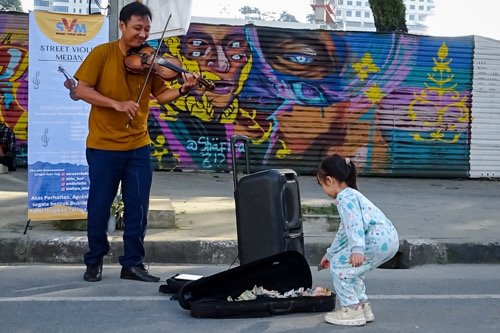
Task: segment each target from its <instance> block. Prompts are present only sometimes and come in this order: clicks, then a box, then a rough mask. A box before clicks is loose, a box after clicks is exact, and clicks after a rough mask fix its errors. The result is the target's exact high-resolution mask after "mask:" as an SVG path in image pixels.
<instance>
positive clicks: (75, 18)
mask: <svg viewBox="0 0 500 333" xmlns="http://www.w3.org/2000/svg"><path fill="white" fill-rule="evenodd" d="M31 15H33V16H34V17H35V20H36V25H37V26H38V28H39V29H40V31H41V32H42V33H43V34H44V35H45V36H47V37H48V38H50V39H51V40H52V41H54V42H56V43H60V44H64V45H77V44H82V43H86V42H88V41H90V40H91V39H93V38H94V37H96V36H97V34H98V33H99V32H100V31H101V29H102V28H103V25H104V21H105V20H104V16H101V15H72V14H61V13H48V12H43V11H40V10H35V11H34V12H31ZM106 22H107V21H106ZM30 24H31V22H30ZM30 29H31V28H30ZM103 34H104V36H105V35H107V34H108V33H107V30H105V31H104V32H103Z"/></svg>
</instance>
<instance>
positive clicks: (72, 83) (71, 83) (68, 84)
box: [58, 65, 79, 101]
mask: <svg viewBox="0 0 500 333" xmlns="http://www.w3.org/2000/svg"><path fill="white" fill-rule="evenodd" d="M58 71H59V72H60V73H63V74H64V76H65V77H66V81H64V86H65V87H66V89H68V90H69V97H71V99H72V100H74V101H78V100H79V98H78V97H76V94H75V90H76V82H75V80H74V79H73V78H72V77H71V76H70V75H69V74H68V72H66V70H65V69H64V68H63V67H62V66H61V65H59V68H58Z"/></svg>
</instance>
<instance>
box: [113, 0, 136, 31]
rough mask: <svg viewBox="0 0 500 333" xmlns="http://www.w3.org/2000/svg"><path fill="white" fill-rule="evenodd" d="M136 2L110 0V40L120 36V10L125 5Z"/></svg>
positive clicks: (131, 0) (130, 0)
mask: <svg viewBox="0 0 500 333" xmlns="http://www.w3.org/2000/svg"><path fill="white" fill-rule="evenodd" d="M131 2H134V0H110V1H109V40H110V41H113V40H117V39H118V38H120V29H118V23H119V22H120V10H121V9H122V7H123V6H125V5H127V4H129V3H131Z"/></svg>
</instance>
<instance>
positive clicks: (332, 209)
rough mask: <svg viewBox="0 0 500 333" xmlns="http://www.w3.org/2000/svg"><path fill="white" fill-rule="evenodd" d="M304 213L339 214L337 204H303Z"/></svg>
mask: <svg viewBox="0 0 500 333" xmlns="http://www.w3.org/2000/svg"><path fill="white" fill-rule="evenodd" d="M301 208H302V214H305V215H329V216H332V215H339V212H338V210H337V206H335V205H334V204H330V206H321V207H312V206H307V205H302V207H301Z"/></svg>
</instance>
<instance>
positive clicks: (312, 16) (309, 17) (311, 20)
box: [306, 13, 316, 23]
mask: <svg viewBox="0 0 500 333" xmlns="http://www.w3.org/2000/svg"><path fill="white" fill-rule="evenodd" d="M306 20H307V22H309V23H314V22H315V21H316V14H314V13H312V14H309V15H307V16H306Z"/></svg>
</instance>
